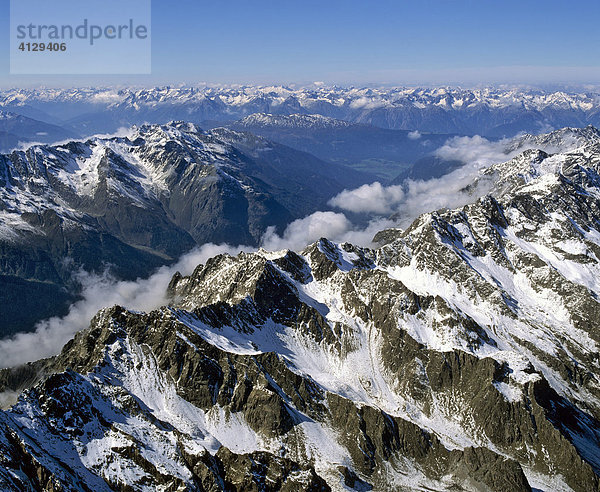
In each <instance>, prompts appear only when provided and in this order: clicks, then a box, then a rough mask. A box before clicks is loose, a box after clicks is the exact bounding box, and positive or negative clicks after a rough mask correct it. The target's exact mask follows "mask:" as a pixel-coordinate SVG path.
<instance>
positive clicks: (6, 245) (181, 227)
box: [0, 123, 370, 337]
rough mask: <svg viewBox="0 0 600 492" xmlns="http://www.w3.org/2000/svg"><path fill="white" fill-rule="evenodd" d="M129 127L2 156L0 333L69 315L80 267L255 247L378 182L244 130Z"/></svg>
mask: <svg viewBox="0 0 600 492" xmlns="http://www.w3.org/2000/svg"><path fill="white" fill-rule="evenodd" d="M133 133H134V134H132V135H131V136H130V137H123V138H116V137H115V138H93V139H90V140H88V141H86V142H71V143H67V144H64V145H60V146H54V147H50V146H34V147H31V148H29V149H28V150H27V151H15V152H13V153H11V154H8V155H2V156H0V212H1V213H2V218H1V221H0V226H1V227H0V279H1V280H2V285H3V287H4V288H2V289H0V290H1V294H0V318H1V319H2V321H1V323H0V337H4V336H6V335H9V334H11V333H14V332H16V331H23V330H28V329H30V328H31V327H32V325H33V324H34V323H35V322H36V321H39V320H40V319H44V318H47V317H50V316H52V315H58V314H64V311H65V310H66V308H67V306H68V304H69V303H71V302H73V301H74V300H75V299H76V297H77V293H78V290H79V285H78V283H77V281H76V278H74V273H76V272H78V271H79V270H80V269H82V270H85V271H86V272H89V273H96V274H102V273H103V272H104V271H105V270H106V269H110V271H111V273H112V274H113V275H114V276H115V277H117V278H120V279H124V280H134V279H136V278H138V277H144V276H148V275H149V274H150V273H151V272H152V271H153V270H154V269H156V268H157V267H159V266H161V265H164V264H169V263H171V262H173V261H174V260H175V259H176V258H178V257H179V256H181V255H182V254H183V253H185V252H187V251H189V250H190V249H192V248H193V247H194V246H195V245H198V244H204V243H207V242H214V243H222V242H227V243H231V244H236V245H237V244H248V245H256V244H258V242H259V240H260V238H261V236H262V234H263V233H264V232H265V230H266V229H267V227H269V226H274V227H276V228H279V229H282V228H283V227H285V226H286V225H287V224H288V223H289V222H291V221H292V220H294V219H296V218H300V217H304V216H305V215H307V214H310V213H312V212H314V211H316V210H318V209H320V207H322V206H323V205H324V204H325V202H326V201H327V200H328V199H329V198H330V197H331V194H335V193H337V192H339V191H341V190H342V189H344V188H352V187H355V186H358V185H360V184H362V183H364V182H366V181H369V179H370V178H369V177H368V176H367V175H363V174H361V173H358V172H354V171H352V170H348V171H347V172H346V171H343V169H344V168H343V167H341V166H339V165H336V164H329V163H325V162H323V161H321V160H319V159H317V158H316V157H314V156H311V155H309V154H305V153H303V152H299V151H297V150H293V149H291V148H288V147H284V146H282V145H279V144H271V143H270V142H268V141H266V140H264V139H261V138H258V137H255V136H253V135H251V134H248V133H245V134H240V133H237V132H232V131H226V130H220V131H214V132H211V133H206V132H203V131H202V130H200V129H199V128H197V127H195V126H194V125H190V124H184V123H172V124H169V125H163V126H143V127H140V128H138V129H136V130H135V131H134V132H133ZM33 298H35V299H36V302H35V303H31V302H30V301H29V300H30V299H33Z"/></svg>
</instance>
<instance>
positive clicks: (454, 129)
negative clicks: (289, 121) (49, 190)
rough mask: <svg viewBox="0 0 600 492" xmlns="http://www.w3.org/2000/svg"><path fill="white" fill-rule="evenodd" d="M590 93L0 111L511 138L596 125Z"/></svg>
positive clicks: (130, 96) (441, 92)
mask: <svg viewBox="0 0 600 492" xmlns="http://www.w3.org/2000/svg"><path fill="white" fill-rule="evenodd" d="M599 106H600V95H599V94H598V93H597V92H593V91H589V92H573V91H569V92H567V91H544V90H539V89H526V88H525V89H524V88H482V89H462V88H451V87H448V88H443V87H442V88H359V87H349V88H344V87H324V86H321V87H307V88H292V87H285V86H230V87H228V86H218V87H210V86H198V87H193V86H190V87H186V86H183V87H155V88H140V89H131V88H128V89H119V88H70V89H7V90H3V91H0V108H2V109H4V110H7V111H13V112H15V113H18V114H22V115H24V116H28V117H30V118H34V119H37V120H41V121H46V122H47V123H52V124H60V125H62V126H64V127H65V128H67V129H70V130H74V129H76V133H78V134H82V135H92V134H95V133H99V132H114V131H115V130H117V129H118V128H119V127H129V126H131V125H133V124H138V125H139V124H143V123H167V122H168V121H171V120H185V121H191V122H194V123H200V124H201V123H203V122H205V121H207V120H211V121H219V122H224V121H234V120H238V119H240V118H243V117H245V116H248V115H251V114H254V113H270V114H275V115H291V114H318V115H322V116H327V117H331V118H335V119H339V120H346V121H349V122H354V123H362V124H369V125H372V126H376V127H381V128H387V129H395V130H409V131H414V130H419V131H420V132H427V133H442V134H462V135H475V134H478V135H482V136H486V137H488V138H500V137H513V136H514V135H516V134H517V133H521V132H528V133H540V132H542V131H548V130H551V129H558V128H562V127H565V126H573V127H581V126H586V125H589V124H592V125H600V112H599Z"/></svg>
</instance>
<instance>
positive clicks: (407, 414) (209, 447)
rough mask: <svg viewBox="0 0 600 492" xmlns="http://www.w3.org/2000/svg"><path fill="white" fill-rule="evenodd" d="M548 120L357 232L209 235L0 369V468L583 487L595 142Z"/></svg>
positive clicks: (86, 486) (593, 423)
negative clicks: (452, 201) (61, 342)
mask: <svg viewBox="0 0 600 492" xmlns="http://www.w3.org/2000/svg"><path fill="white" fill-rule="evenodd" d="M562 136H563V138H566V137H569V140H568V141H563V143H564V145H562V146H561V141H560V139H559V135H557V134H554V135H552V134H551V135H546V136H541V137H524V138H526V139H529V140H532V139H534V138H538V142H539V143H540V144H545V143H548V142H550V143H556V144H558V145H559V146H560V147H561V148H562V149H563V150H562V151H561V152H560V153H556V154H552V153H550V152H548V151H547V150H546V151H543V150H536V149H528V150H526V151H524V152H522V153H521V154H519V155H518V156H516V157H514V158H513V159H511V160H509V161H507V162H503V163H497V164H494V165H492V166H491V167H489V168H487V169H485V170H483V171H482V172H481V174H480V176H479V177H478V178H477V180H486V181H488V184H489V186H488V189H489V190H490V192H489V194H487V195H486V196H483V197H481V198H479V199H477V200H476V201H474V202H473V203H471V204H469V205H466V206H464V207H462V208H460V209H455V210H447V209H444V210H439V211H435V212H431V213H426V214H424V215H421V216H420V217H418V218H417V219H416V220H415V221H414V222H413V223H412V225H410V227H408V228H407V229H405V230H401V229H387V230H384V231H381V232H380V233H378V234H377V236H376V240H377V241H378V242H379V244H380V247H378V248H375V249H369V248H360V247H357V246H353V245H351V244H348V243H344V244H336V243H333V242H331V241H329V240H327V239H321V240H320V241H318V242H316V243H315V244H312V245H310V246H308V247H307V248H306V249H304V250H303V251H302V252H300V253H294V252H291V251H279V252H267V251H264V250H259V251H257V252H255V253H241V254H239V255H238V256H236V257H233V256H229V255H220V256H217V257H214V258H212V259H210V260H208V261H207V262H206V263H205V264H203V265H199V266H198V267H197V268H196V269H195V271H194V272H193V273H192V274H191V275H189V276H182V275H180V274H177V275H175V276H174V277H173V279H172V281H171V283H170V285H169V288H168V295H169V298H170V299H171V301H170V304H169V305H167V306H165V307H163V308H161V309H158V310H156V311H153V312H150V313H142V312H134V311H129V310H127V309H126V307H113V308H107V309H104V310H102V311H101V312H99V313H98V315H97V316H96V317H95V318H94V319H93V320H92V321H91V324H90V327H89V328H88V329H87V330H84V331H82V332H80V333H78V334H77V335H76V336H75V338H74V339H73V340H72V341H71V342H69V343H68V344H67V345H66V346H65V347H64V349H63V351H62V353H61V354H60V355H58V356H56V357H54V358H51V359H47V360H43V361H40V362H37V363H33V364H29V365H26V366H22V367H19V368H14V369H11V370H5V371H3V372H2V373H0V381H2V388H3V389H4V390H6V391H20V390H21V389H23V388H28V389H26V390H25V391H24V392H23V393H22V394H21V396H20V398H19V400H18V402H17V403H16V404H15V405H14V406H13V407H12V408H11V409H9V410H7V411H4V412H2V413H0V483H1V484H2V486H3V487H4V488H6V489H7V490H27V489H28V488H29V489H31V490H60V489H61V487H63V488H65V489H66V490H98V491H99V490H329V489H331V490H383V491H388V490H394V491H395V490H407V491H408V490H410V491H412V490H428V491H431V490H448V491H450V490H453V491H456V490H470V491H471V490H472V491H475V490H476V491H507V492H508V491H518V490H523V491H529V490H532V489H535V490H543V491H546V492H554V491H570V490H574V491H581V492H588V491H594V490H596V491H598V490H600V478H599V477H600V381H599V376H598V375H599V371H600V357H599V353H600V351H599V350H598V346H599V344H600V330H599V328H598V320H599V319H600V303H599V300H598V299H599V296H600V280H599V279H600V259H599V258H600V141H599V139H598V132H597V131H595V130H593V129H583V130H576V129H568V130H564V131H563V132H562ZM571 137H574V138H575V140H573V139H571ZM578 139H579V140H578ZM545 148H546V149H547V147H545ZM565 149H568V150H565ZM475 185H476V183H473V185H472V187H475Z"/></svg>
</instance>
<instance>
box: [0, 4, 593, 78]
mask: <svg viewBox="0 0 600 492" xmlns="http://www.w3.org/2000/svg"><path fill="white" fill-rule="evenodd" d="M91 1H97V0H91ZM0 6H1V9H2V15H0V32H2V33H3V34H2V48H1V49H0V85H1V86H4V87H6V86H16V87H19V86H29V85H40V84H45V85H51V86H53V85H61V86H64V85H99V84H144V85H151V84H169V83H170V84H177V83H182V82H185V83H194V82H208V83H286V84H288V83H299V84H304V83H309V82H312V81H324V82H325V83H328V84H333V83H337V84H345V85H347V84H362V85H365V84H392V85H403V84H427V83H431V84H463V85H475V84H487V83H579V84H586V83H591V84H597V83H600V29H598V27H597V24H598V21H599V20H600V2H598V1H597V0H596V1H587V0H586V1H577V2H565V1H554V0H546V1H539V0H529V1H528V0H521V1H513V0H502V1H498V0H496V1H491V0H477V1H475V0H462V1H450V0H425V1H424V0H420V1H414V2H413V1H411V2H408V1H387V0H386V1H370V2H366V1H361V2H358V1H354V0H346V1H339V0H334V1H326V0H322V1H312V0H309V1H306V0H303V1H295V2H290V1H279V2H276V1H264V0H252V1H249V0H245V1H240V0H234V1H227V2H215V1H211V2H204V1H191V0H179V1H175V2H171V1H161V0H153V2H152V74H151V75H146V76H131V75H129V76H118V75H115V76H106V75H102V76H68V77H67V76H10V75H9V59H8V44H9V34H8V32H9V29H8V27H9V1H8V0H0Z"/></svg>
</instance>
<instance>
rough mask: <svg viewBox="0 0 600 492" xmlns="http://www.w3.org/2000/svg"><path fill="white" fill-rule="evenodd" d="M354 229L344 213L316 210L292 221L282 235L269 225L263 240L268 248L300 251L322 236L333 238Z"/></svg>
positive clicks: (262, 244)
mask: <svg viewBox="0 0 600 492" xmlns="http://www.w3.org/2000/svg"><path fill="white" fill-rule="evenodd" d="M350 229H352V224H351V223H350V221H349V220H348V219H347V218H346V216H345V215H344V214H339V213H335V212H315V213H314V214H311V215H309V216H307V217H304V218H303V219H298V220H295V221H293V222H292V223H290V224H289V225H288V226H287V228H286V229H285V231H284V233H283V235H282V236H279V235H277V234H276V232H275V228H274V227H269V228H268V229H267V231H266V232H265V234H264V235H263V237H262V240H261V246H262V247H263V248H265V249H267V250H273V251H278V250H280V249H291V250H294V251H299V250H301V249H302V248H304V247H305V246H306V245H307V244H310V243H312V242H314V241H317V240H318V239H320V238H322V237H327V238H333V237H338V236H340V235H341V234H344V233H345V232H347V231H348V230H350Z"/></svg>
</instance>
